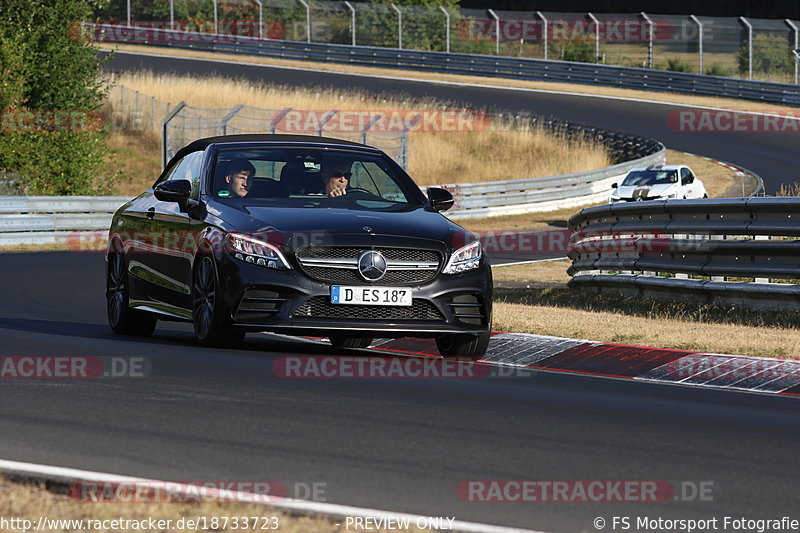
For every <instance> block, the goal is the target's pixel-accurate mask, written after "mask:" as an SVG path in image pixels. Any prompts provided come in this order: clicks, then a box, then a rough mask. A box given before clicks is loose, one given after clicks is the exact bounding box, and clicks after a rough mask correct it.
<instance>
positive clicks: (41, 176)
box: [0, 131, 118, 196]
mask: <svg viewBox="0 0 800 533" xmlns="http://www.w3.org/2000/svg"><path fill="white" fill-rule="evenodd" d="M106 154H107V149H106V146H105V144H104V141H103V137H102V134H101V133H100V132H93V131H89V132H73V131H35V132H11V133H4V134H3V135H0V168H5V169H14V173H16V174H18V175H19V176H18V177H17V179H16V180H15V181H16V183H17V186H18V187H19V189H20V190H21V191H22V192H24V194H30V195H48V196H50V195H52V196H62V195H78V196H80V195H94V194H111V193H113V191H114V188H115V185H116V182H117V178H118V174H117V172H116V171H111V172H106V171H103V170H102V167H103V163H104V160H105V157H106Z"/></svg>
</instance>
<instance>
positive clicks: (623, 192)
mask: <svg viewBox="0 0 800 533" xmlns="http://www.w3.org/2000/svg"><path fill="white" fill-rule="evenodd" d="M677 189H678V184H677V183H663V184H658V185H634V186H629V187H627V186H623V187H618V188H617V190H616V191H614V193H613V195H614V196H619V197H620V198H639V197H641V198H643V199H647V198H655V197H661V196H666V195H668V194H672V193H674V192H675V191H676V190H677Z"/></svg>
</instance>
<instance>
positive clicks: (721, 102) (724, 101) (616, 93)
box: [100, 45, 796, 112]
mask: <svg viewBox="0 0 800 533" xmlns="http://www.w3.org/2000/svg"><path fill="white" fill-rule="evenodd" d="M100 48H101V49H106V50H111V49H118V50H124V51H129V52H138V53H146V54H160V55H169V56H178V57H194V58H199V59H215V60H222V61H230V62H234V63H251V64H259V65H273V66H284V67H296V68H305V69H317V70H324V71H331V72H348V73H356V74H371V75H376V76H389V77H403V78H409V79H418V80H423V81H447V82H455V83H469V84H479V85H485V86H493V87H518V88H523V89H539V90H547V91H559V92H568V93H576V94H592V95H602V96H613V97H621V98H634V99H640V100H653V101H658V102H668V103H675V104H681V105H692V106H706V107H720V108H725V109H735V110H738V111H755V112H779V111H796V109H795V108H793V107H790V106H781V105H776V104H763V103H759V102H751V101H747V100H736V99H733V98H718V97H712V96H691V95H683V94H675V93H662V92H649V91H637V90H633V89H617V88H613V87H595V86H587V85H580V84H571V83H551V82H534V81H522V80H508V79H494V78H485V77H481V76H464V75H458V74H438V73H433V72H417V71H413V70H399V69H387V68H375V67H364V66H353V65H339V64H335V63H318V62H313V61H295V60H287V59H274V58H268V57H256V56H245V57H243V56H239V55H235V54H217V53H212V52H199V51H194V50H177V49H174V48H159V47H154V46H142V45H114V46H110V45H101V46H100ZM672 55H680V54H668V57H672ZM705 63H706V64H707V65H711V64H712V63H713V61H711V60H708V58H707V60H706V61H705Z"/></svg>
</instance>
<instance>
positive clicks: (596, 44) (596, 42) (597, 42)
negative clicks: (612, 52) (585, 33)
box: [586, 13, 600, 63]
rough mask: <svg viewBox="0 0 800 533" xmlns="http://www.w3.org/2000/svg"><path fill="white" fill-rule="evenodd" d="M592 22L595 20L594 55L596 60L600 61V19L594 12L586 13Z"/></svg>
mask: <svg viewBox="0 0 800 533" xmlns="http://www.w3.org/2000/svg"><path fill="white" fill-rule="evenodd" d="M586 16H588V17H589V18H590V19H591V20H592V22H594V56H595V62H597V63H599V62H600V21H599V20H597V17H595V16H594V14H592V13H586Z"/></svg>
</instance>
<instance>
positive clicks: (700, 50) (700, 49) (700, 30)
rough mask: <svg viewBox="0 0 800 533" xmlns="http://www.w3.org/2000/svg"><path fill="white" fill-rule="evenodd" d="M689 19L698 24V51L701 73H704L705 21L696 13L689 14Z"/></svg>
mask: <svg viewBox="0 0 800 533" xmlns="http://www.w3.org/2000/svg"><path fill="white" fill-rule="evenodd" d="M689 20H691V21H692V22H694V23H695V24H697V52H698V54H699V56H700V74H702V73H703V23H702V22H700V19H698V18H697V17H695V16H694V15H689Z"/></svg>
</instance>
